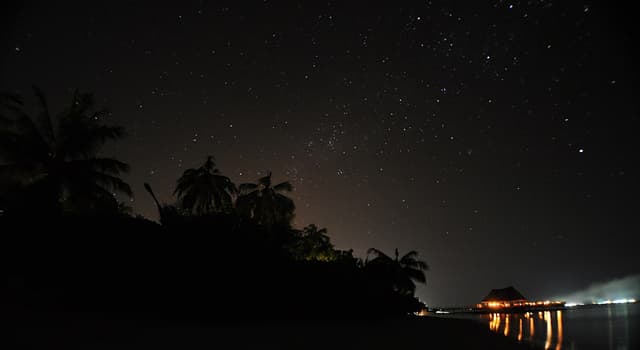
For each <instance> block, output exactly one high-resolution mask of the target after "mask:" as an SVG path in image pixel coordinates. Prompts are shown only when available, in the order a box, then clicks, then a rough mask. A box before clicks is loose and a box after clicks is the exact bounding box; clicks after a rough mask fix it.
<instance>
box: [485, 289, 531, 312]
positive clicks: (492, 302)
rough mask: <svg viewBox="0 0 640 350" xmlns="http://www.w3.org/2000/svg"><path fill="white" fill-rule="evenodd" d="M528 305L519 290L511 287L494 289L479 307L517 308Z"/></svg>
mask: <svg viewBox="0 0 640 350" xmlns="http://www.w3.org/2000/svg"><path fill="white" fill-rule="evenodd" d="M526 304H527V298H525V297H524V296H523V295H522V294H521V293H520V292H518V290H516V289H515V288H513V287H511V286H509V287H506V288H501V289H492V290H491V291H490V292H489V294H487V296H486V297H484V298H483V299H482V301H481V302H480V304H479V305H478V307H489V308H499V307H516V306H523V305H526Z"/></svg>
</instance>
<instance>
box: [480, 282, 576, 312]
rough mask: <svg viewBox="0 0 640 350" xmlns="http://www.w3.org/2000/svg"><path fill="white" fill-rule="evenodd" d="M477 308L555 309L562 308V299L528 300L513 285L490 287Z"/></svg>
mask: <svg viewBox="0 0 640 350" xmlns="http://www.w3.org/2000/svg"><path fill="white" fill-rule="evenodd" d="M476 306H477V307H478V308H479V309H485V310H486V309H491V310H495V309H519V310H522V309H528V310H532V309H540V310H548V309H557V308H563V307H564V302H563V301H549V300H544V301H529V300H527V298H525V297H524V296H523V295H522V294H521V293H520V292H518V291H517V290H516V289H515V288H513V287H507V288H502V289H492V290H491V292H489V294H487V296H486V297H484V298H483V299H482V301H481V302H480V304H477V305H476Z"/></svg>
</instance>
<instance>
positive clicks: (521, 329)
mask: <svg viewBox="0 0 640 350" xmlns="http://www.w3.org/2000/svg"><path fill="white" fill-rule="evenodd" d="M469 317H471V318H473V319H475V320H476V321H478V322H482V323H484V324H485V325H486V327H487V331H489V332H495V333H497V334H500V335H501V336H505V337H511V338H513V339H515V340H516V341H518V342H523V343H526V344H529V345H531V347H532V348H534V349H555V350H561V349H565V350H591V349H608V350H636V349H640V303H634V304H610V305H598V306H588V307H578V308H567V309H565V310H557V311H544V312H529V313H518V314H506V313H493V314H484V315H469Z"/></svg>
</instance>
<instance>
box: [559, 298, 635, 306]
mask: <svg viewBox="0 0 640 350" xmlns="http://www.w3.org/2000/svg"><path fill="white" fill-rule="evenodd" d="M636 302H638V301H637V300H636V299H633V298H631V299H615V300H599V301H592V302H591V305H610V304H633V303H636ZM583 305H585V303H576V302H571V303H566V304H565V306H566V307H574V306H583Z"/></svg>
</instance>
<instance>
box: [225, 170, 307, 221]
mask: <svg viewBox="0 0 640 350" xmlns="http://www.w3.org/2000/svg"><path fill="white" fill-rule="evenodd" d="M239 190H240V196H239V197H238V200H237V201H236V209H237V210H238V213H239V214H240V215H241V216H242V217H245V218H251V219H253V220H254V221H255V222H257V223H258V224H261V225H264V226H267V227H271V226H274V225H278V226H279V225H282V226H287V227H288V226H290V225H291V220H293V215H294V211H295V204H294V203H293V201H292V200H291V198H289V197H287V196H285V195H284V194H283V193H285V192H291V191H293V186H292V185H291V183H289V182H288V181H286V182H282V183H279V184H277V185H275V186H271V172H269V175H267V176H265V177H262V178H260V179H258V183H255V184H253V183H245V184H242V185H240V187H239Z"/></svg>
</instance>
